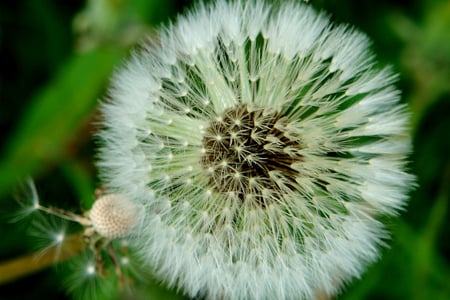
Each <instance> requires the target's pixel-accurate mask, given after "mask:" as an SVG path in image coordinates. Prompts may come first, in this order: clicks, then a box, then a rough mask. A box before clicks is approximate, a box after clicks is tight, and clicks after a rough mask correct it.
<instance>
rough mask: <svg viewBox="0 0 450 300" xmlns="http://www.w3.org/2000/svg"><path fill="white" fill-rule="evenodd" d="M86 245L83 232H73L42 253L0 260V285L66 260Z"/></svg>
mask: <svg viewBox="0 0 450 300" xmlns="http://www.w3.org/2000/svg"><path fill="white" fill-rule="evenodd" d="M86 247H87V244H86V243H85V242H84V241H83V234H75V235H72V236H70V237H68V238H67V239H66V240H65V241H64V243H63V244H62V245H60V246H55V247H52V248H50V249H48V250H47V251H45V252H44V253H42V251H40V252H35V253H32V254H29V255H26V256H23V257H19V258H15V259H12V260H9V261H5V262H2V263H0V285H3V284H6V283H8V282H11V281H14V280H17V279H19V278H21V277H24V276H27V275H30V274H32V273H35V272H38V271H41V270H43V269H45V268H47V267H49V266H50V265H53V264H57V263H60V262H63V261H66V260H68V259H70V258H72V257H73V256H75V255H77V254H79V253H81V252H82V251H84V250H85V249H86Z"/></svg>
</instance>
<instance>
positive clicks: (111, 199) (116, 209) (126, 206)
mask: <svg viewBox="0 0 450 300" xmlns="http://www.w3.org/2000/svg"><path fill="white" fill-rule="evenodd" d="M89 218H90V220H91V222H92V226H93V228H94V229H95V231H96V232H98V233H99V234H100V235H102V236H104V237H106V238H118V237H123V236H125V235H127V234H128V233H129V232H130V231H131V229H132V228H133V226H134V224H135V222H136V220H137V218H138V213H137V208H136V205H135V204H134V203H132V202H131V201H130V200H128V199H127V198H125V197H123V196H121V195H117V194H109V195H105V196H102V197H100V198H98V199H97V200H96V201H95V203H94V205H93V206H92V209H91V210H90V211H89Z"/></svg>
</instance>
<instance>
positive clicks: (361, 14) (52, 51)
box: [0, 0, 450, 299]
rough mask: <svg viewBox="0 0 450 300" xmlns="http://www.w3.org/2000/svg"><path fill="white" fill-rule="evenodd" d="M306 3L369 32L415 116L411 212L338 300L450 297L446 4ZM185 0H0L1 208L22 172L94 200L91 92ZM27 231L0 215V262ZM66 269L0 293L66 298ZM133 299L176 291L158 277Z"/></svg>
mask: <svg viewBox="0 0 450 300" xmlns="http://www.w3.org/2000/svg"><path fill="white" fill-rule="evenodd" d="M309 2H310V3H311V5H313V6H315V7H316V8H317V9H320V10H325V11H327V12H328V13H330V14H331V15H332V18H333V19H334V20H335V21H337V22H345V23H351V24H353V25H355V26H356V27H358V28H359V29H361V30H362V31H364V32H366V33H367V34H368V35H369V36H370V37H371V39H372V40H373V50H374V51H375V52H376V54H377V55H378V59H379V60H380V61H381V62H382V63H383V64H391V65H392V66H393V67H394V69H395V70H396V71H397V72H398V73H399V74H400V80H399V82H398V86H399V88H400V89H401V90H402V91H403V101H404V102H406V103H408V104H409V106H410V109H411V115H412V118H411V119H412V124H411V132H412V135H413V137H414V153H413V154H412V156H411V165H410V168H411V170H412V172H413V173H414V174H416V175H417V177H418V187H417V188H416V189H415V190H414V191H413V192H411V200H410V203H409V205H408V209H407V210H406V211H404V212H402V213H401V215H400V216H399V218H398V219H390V220H387V223H388V227H389V229H390V230H391V232H392V239H391V241H390V242H389V244H390V247H389V248H385V249H383V250H382V257H381V259H380V260H379V261H378V262H377V263H375V264H373V265H372V266H371V267H369V268H368V270H367V271H366V272H365V273H364V274H363V275H362V277H361V279H360V280H354V281H353V282H352V283H351V284H349V285H348V287H347V288H346V289H345V290H344V291H343V292H342V294H340V295H339V296H338V297H337V298H338V299H450V236H449V232H450V215H449V187H450V1H448V0H412V1H406V0H405V1H398V0H397V1H387V0H368V1H361V0H310V1H309ZM191 4H192V3H191V1H188V0H185V1H175V0H166V1H158V0H85V1H82V0H65V1H57V0H19V1H7V0H5V1H1V2H0V24H1V28H0V46H1V58H0V63H1V75H0V76H1V77H0V101H1V107H0V129H1V130H0V136H1V138H0V214H1V215H2V216H8V215H10V214H11V213H13V212H14V211H15V210H16V209H17V204H16V202H15V200H14V194H15V193H16V191H17V189H16V187H17V183H18V182H20V180H21V179H23V178H25V177H26V176H31V177H33V178H34V180H35V182H36V185H37V187H38V190H39V194H40V196H41V198H42V199H43V201H45V202H47V203H50V204H52V205H56V206H58V207H62V208H65V209H71V210H73V211H82V210H83V209H87V208H89V207H90V205H91V204H92V201H93V199H94V196H93V195H94V190H95V188H96V187H98V185H99V182H98V179H97V172H96V169H95V166H94V161H95V138H94V137H93V136H94V135H95V132H96V130H97V126H96V122H97V121H98V120H99V114H98V99H101V98H102V97H104V95H105V89H106V87H107V86H108V78H109V76H110V74H111V72H112V71H113V70H114V68H115V67H117V66H118V65H120V63H121V62H122V61H123V60H124V59H126V57H127V56H128V55H129V53H130V52H129V51H130V50H131V49H133V48H135V47H136V44H137V42H138V41H139V40H141V39H142V38H144V37H146V36H149V35H150V36H151V35H152V34H153V33H154V30H155V28H158V27H159V26H161V24H167V23H168V22H169V21H170V20H174V18H175V16H176V14H177V13H180V12H182V11H183V9H184V8H186V7H187V6H189V5H191ZM27 227H28V224H27V222H21V223H11V222H10V220H9V219H8V218H7V217H6V218H1V219H0V265H2V264H3V263H5V262H8V261H11V260H13V259H15V258H17V257H20V256H21V255H26V254H29V253H32V252H33V251H36V245H35V244H36V242H35V240H33V238H32V237H29V233H28V230H27ZM61 269H62V268H61ZM61 269H60V268H58V267H56V268H47V269H45V270H43V271H40V272H37V273H34V274H30V275H28V276H26V277H22V278H17V279H16V280H14V281H12V282H8V283H5V284H3V285H0V299H33V297H34V299H39V298H41V297H45V298H46V299H66V298H67V299H70V296H67V295H66V291H65V285H64V284H63V282H62V281H63V280H62V277H63V276H62V275H63V274H61V273H64V270H61ZM117 297H118V298H122V299H125V298H126V296H121V295H117ZM128 297H130V296H128ZM135 297H137V296H135ZM140 297H142V299H182V297H181V296H180V295H177V294H176V293H175V292H174V291H168V290H166V289H165V288H164V287H163V286H159V285H158V284H157V283H156V282H153V281H151V282H150V283H148V284H147V285H146V287H145V288H143V289H141V290H140ZM130 299H134V298H130Z"/></svg>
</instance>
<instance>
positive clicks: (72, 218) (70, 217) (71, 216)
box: [37, 204, 91, 226]
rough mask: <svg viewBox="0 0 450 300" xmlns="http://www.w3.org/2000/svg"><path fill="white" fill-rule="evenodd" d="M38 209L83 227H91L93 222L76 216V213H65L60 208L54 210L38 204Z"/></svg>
mask: <svg viewBox="0 0 450 300" xmlns="http://www.w3.org/2000/svg"><path fill="white" fill-rule="evenodd" d="M37 209H38V210H40V211H43V212H45V213H47V214H50V215H53V216H56V217H59V218H61V219H65V220H68V221H71V222H76V223H79V224H81V225H83V226H89V225H91V221H90V220H89V219H88V218H84V217H81V216H79V215H77V214H74V213H71V212H68V211H65V210H62V209H58V208H54V207H45V206H42V205H40V204H38V207H37Z"/></svg>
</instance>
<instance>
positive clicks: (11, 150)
mask: <svg viewBox="0 0 450 300" xmlns="http://www.w3.org/2000/svg"><path fill="white" fill-rule="evenodd" d="M121 54H122V51H121V50H119V49H116V50H112V49H97V50H94V51H91V52H88V53H83V54H77V55H74V56H73V57H72V58H71V59H69V61H67V62H66V64H65V65H63V66H62V68H61V71H60V73H59V74H58V75H57V76H56V77H55V78H54V79H53V80H52V81H51V82H50V83H49V84H48V85H47V86H46V87H45V88H44V89H43V90H42V91H41V92H40V93H38V94H37V95H36V96H35V98H34V99H33V100H32V101H31V104H30V106H29V107H28V108H27V109H26V110H25V113H24V115H23V117H22V120H21V121H20V122H19V123H18V124H19V126H18V128H16V130H15V132H14V133H13V135H12V136H11V137H10V140H9V141H8V142H7V143H6V147H5V149H4V152H3V155H2V159H1V160H0V196H2V195H4V194H5V193H7V192H8V191H9V189H10V188H11V187H12V185H14V184H15V183H16V181H17V180H19V179H22V178H24V177H25V176H27V175H33V174H36V173H38V172H40V171H42V170H43V169H44V168H45V166H48V165H49V164H54V163H55V162H57V161H59V160H60V159H61V158H63V157H65V156H67V154H68V145H69V144H70V142H71V141H73V140H75V139H76V135H77V133H78V132H79V129H80V127H81V126H82V124H83V123H84V122H87V121H88V116H89V115H90V113H91V112H92V111H93V108H94V107H95V106H96V103H97V97H98V96H99V95H100V94H101V92H102V91H103V89H104V87H105V84H106V83H107V78H108V77H109V75H110V73H111V71H112V69H113V66H114V65H115V63H116V62H117V61H118V59H119V58H120V57H121Z"/></svg>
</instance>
